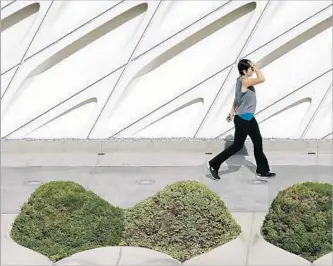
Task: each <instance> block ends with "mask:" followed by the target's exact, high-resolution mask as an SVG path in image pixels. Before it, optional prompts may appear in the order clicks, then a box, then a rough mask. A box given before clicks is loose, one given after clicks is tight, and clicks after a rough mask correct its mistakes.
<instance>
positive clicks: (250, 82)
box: [242, 62, 265, 89]
mask: <svg viewBox="0 0 333 266" xmlns="http://www.w3.org/2000/svg"><path fill="white" fill-rule="evenodd" d="M251 66H252V68H253V71H254V72H255V73H256V75H257V78H255V79H253V78H246V79H244V80H243V86H244V87H245V88H248V87H250V86H254V85H257V84H260V83H263V82H265V77H264V75H263V74H262V73H261V71H260V69H259V67H258V66H256V65H255V64H254V63H252V62H251ZM242 89H243V88H242Z"/></svg>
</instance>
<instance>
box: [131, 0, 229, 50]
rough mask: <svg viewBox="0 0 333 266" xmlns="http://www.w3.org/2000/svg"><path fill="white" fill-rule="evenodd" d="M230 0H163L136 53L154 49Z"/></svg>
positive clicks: (216, 10)
mask: <svg viewBox="0 0 333 266" xmlns="http://www.w3.org/2000/svg"><path fill="white" fill-rule="evenodd" d="M230 2H231V1H229V0H206V1H195V0H188V1H163V2H162V3H161V5H160V7H159V9H158V11H157V14H156V16H155V17H154V21H153V23H152V24H151V26H150V27H149V30H148V31H147V34H146V35H145V38H144V39H143V40H142V42H141V43H140V47H139V49H138V50H137V52H136V55H141V54H142V53H144V52H146V51H148V50H149V49H152V48H153V47H155V46H156V45H158V44H160V43H161V42H163V41H166V40H167V39H169V38H170V37H171V36H173V35H175V34H177V33H179V32H180V31H181V30H185V29H186V28H187V27H189V26H190V25H192V24H194V23H195V22H196V21H198V20H201V19H202V18H204V17H205V16H207V15H212V14H211V13H212V12H218V10H219V9H222V8H223V7H224V6H225V5H226V4H228V3H230ZM189 7H191V8H189ZM175 18H177V19H175Z"/></svg>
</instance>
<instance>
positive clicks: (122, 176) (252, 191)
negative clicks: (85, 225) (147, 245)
mask: <svg viewBox="0 0 333 266" xmlns="http://www.w3.org/2000/svg"><path fill="white" fill-rule="evenodd" d="M117 155H119V154H116V153H113V154H105V155H96V154H93V153H85V154H84V153H72V154H70V153H53V154H51V153H49V154H47V155H46V154H44V153H25V154H16V153H3V154H2V158H1V160H2V168H1V213H6V214H14V213H17V212H18V211H19V209H20V206H21V205H22V204H23V202H24V201H26V200H27V199H28V197H29V195H30V194H31V193H32V192H33V191H34V190H35V189H36V188H37V187H38V186H39V185H40V184H41V183H45V182H48V181H53V180H71V181H75V182H78V183H80V184H82V185H83V186H84V187H85V188H87V189H90V190H92V191H94V192H95V193H97V194H98V195H100V196H101V197H103V198H105V199H106V200H108V201H109V202H110V203H112V204H114V205H118V206H120V207H130V206H133V205H134V204H136V203H138V202H139V201H141V200H143V199H145V198H147V197H149V196H151V195H153V194H154V193H156V192H158V191H160V190H162V189H163V188H164V187H165V186H166V185H168V184H171V183H174V182H177V181H183V180H198V181H201V182H203V183H205V184H206V185H207V186H208V187H210V188H211V189H212V190H213V191H215V192H216V193H218V194H219V195H220V196H221V197H222V198H223V199H224V200H225V202H226V204H227V206H228V207H229V208H230V210H231V211H233V212H265V211H267V210H268V207H269V204H270V202H271V200H272V199H273V198H274V197H275V196H276V195H277V193H278V192H279V191H280V190H282V189H285V188H287V187H289V186H291V185H293V184H295V183H300V182H305V181H318V182H325V183H332V172H333V171H332V170H333V167H332V164H331V158H332V155H331V154H320V155H318V154H307V153H304V152H284V153H282V152H279V153H272V152H268V153H267V156H268V158H269V160H270V164H271V169H272V171H274V172H276V173H277V177H276V178H275V179H272V180H269V181H268V182H267V183H263V182H258V180H257V179H256V178H255V174H254V172H255V165H254V159H253V156H252V155H251V154H250V155H249V156H245V155H244V154H239V155H235V156H234V157H233V158H231V159H230V160H228V161H227V163H226V164H225V165H223V166H222V167H221V169H220V170H221V171H220V174H221V177H222V179H221V180H220V181H214V180H212V179H210V178H209V174H208V172H207V169H206V162H207V160H208V159H209V158H210V157H211V156H212V155H206V154H193V153H190V152H188V153H181V154H179V153H174V154H172V153H167V154H165V153H128V154H126V153H122V156H118V157H117ZM22 156H24V159H22ZM95 157H96V158H95ZM85 159H86V160H87V161H91V164H90V166H78V162H82V161H84V160H85ZM27 161H30V162H31V161H33V162H34V164H30V165H33V166H28V165H27V164H26V162H27ZM55 162H57V164H58V166H55V165H54V164H55ZM101 162H103V164H101ZM71 165H74V166H71Z"/></svg>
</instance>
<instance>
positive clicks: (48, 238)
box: [11, 181, 124, 262]
mask: <svg viewBox="0 0 333 266" xmlns="http://www.w3.org/2000/svg"><path fill="white" fill-rule="evenodd" d="M123 230H124V215H123V211H122V210H121V209H119V208H116V207H113V206H112V205H110V204H109V203H108V202H107V201H105V200H103V199H102V198H100V197H99V196H97V195H96V194H94V193H93V192H91V191H87V190H85V189H84V188H83V187H82V186H81V185H79V184H76V183H73V182H64V181H60V182H59V181H57V182H50V183H46V184H43V185H41V186H40V187H39V188H38V189H37V190H36V191H35V192H34V193H33V194H32V195H31V197H30V198H29V200H28V202H26V203H25V204H24V205H23V206H22V209H21V212H20V214H19V215H18V217H17V218H16V220H15V222H14V224H13V227H12V230H11V237H12V238H13V240H14V241H16V242H17V243H18V244H20V245H22V246H24V247H27V248H29V249H32V250H34V251H37V252H39V253H41V254H43V255H46V256H48V257H49V258H50V259H51V260H52V261H54V262H55V261H58V260H60V259H62V258H64V257H67V256H70V255H72V254H74V253H77V252H80V251H84V250H88V249H93V248H98V247H103V246H115V245H119V243H120V241H121V238H122V234H123Z"/></svg>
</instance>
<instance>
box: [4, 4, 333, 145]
mask: <svg viewBox="0 0 333 266" xmlns="http://www.w3.org/2000/svg"><path fill="white" fill-rule="evenodd" d="M1 18H2V20H1V22H2V31H1V97H2V98H1V137H2V138H9V139H13V138H14V139H21V138H38V139H40V138H47V139H53V138H80V139H86V138H90V139H107V138H110V137H118V138H125V137H134V138H141V137H143V138H165V137H191V138H193V137H196V138H215V137H225V136H227V135H229V134H232V133H233V125H232V123H227V122H226V121H225V118H226V116H227V114H228V112H229V110H230V107H231V103H232V101H233V96H234V87H235V80H236V77H237V75H238V74H237V69H236V63H237V61H238V60H239V59H240V58H243V57H246V58H249V59H251V60H254V61H256V62H258V64H259V65H260V66H261V67H262V71H263V73H264V75H265V77H266V82H265V83H264V84H261V85H258V86H257V87H256V89H257V96H258V108H257V114H256V117H257V120H258V121H259V122H260V126H261V131H262V135H263V137H265V138H293V139H301V138H302V139H322V138H330V139H331V138H332V25H333V19H332V1H326V0H324V1H270V2H269V1H261V0H260V1H252V2H251V1H221V0H220V1H217V0H212V1H207V0H205V1H197V0H196V1H188V0H186V1H185V0H184V1H178V0H177V1H137V0H136V1H120V0H119V1H115V0H113V1H96V0H94V1H58V0H56V1H45V0H43V1H26V0H24V1H1Z"/></svg>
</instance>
